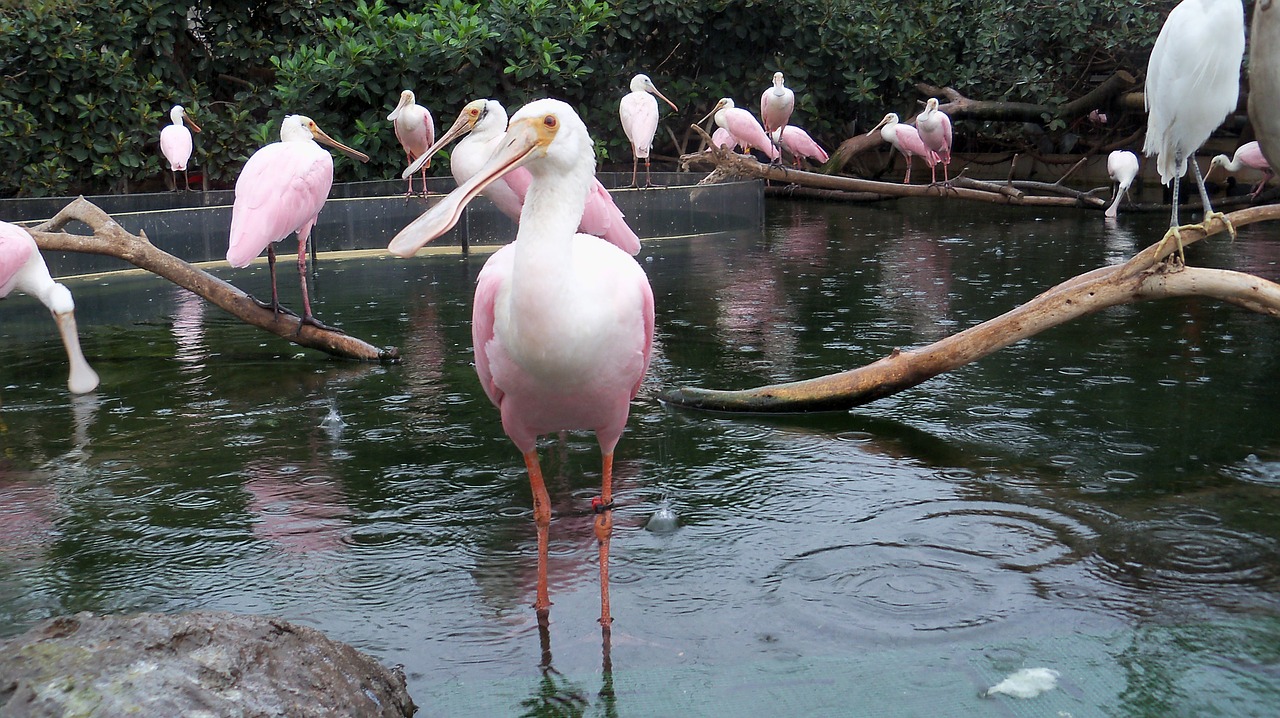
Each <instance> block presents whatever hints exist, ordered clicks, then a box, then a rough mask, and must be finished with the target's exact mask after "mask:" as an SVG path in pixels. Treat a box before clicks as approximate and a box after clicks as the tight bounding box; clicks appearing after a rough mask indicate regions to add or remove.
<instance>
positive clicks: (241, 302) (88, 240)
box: [31, 197, 399, 362]
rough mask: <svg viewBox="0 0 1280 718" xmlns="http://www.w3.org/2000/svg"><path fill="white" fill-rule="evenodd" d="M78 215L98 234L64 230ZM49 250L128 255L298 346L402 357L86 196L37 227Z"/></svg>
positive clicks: (364, 357) (370, 357)
mask: <svg viewBox="0 0 1280 718" xmlns="http://www.w3.org/2000/svg"><path fill="white" fill-rule="evenodd" d="M73 221H79V222H83V223H84V224H86V225H88V227H89V229H91V230H93V234H92V235H81V234H69V233H67V232H64V231H62V230H63V228H64V227H66V226H67V225H68V224H69V223H71V222H73ZM31 234H32V236H33V237H35V240H36V244H37V245H38V246H39V247H40V248H41V249H43V250H48V251H58V252H84V253H88V254H104V255H107V256H111V257H116V258H118V259H123V260H124V261H126V262H129V263H130V264H133V265H134V266H136V267H140V268H142V269H145V270H147V271H149V272H152V273H154V274H158V275H160V276H162V277H164V278H165V279H168V280H169V281H171V282H173V283H174V284H177V285H178V286H180V287H185V288H186V289H189V290H190V291H192V292H194V293H195V294H198V295H200V296H201V297H204V298H205V299H207V300H208V301H209V302H211V303H212V304H216V305H217V306H219V307H221V308H222V309H224V310H226V311H227V312H229V313H231V314H233V315H235V316H236V317H239V318H240V319H241V320H243V321H245V322H247V323H249V324H252V325H254V326H256V327H260V328H262V329H265V330H267V331H269V332H271V333H272V334H275V335H277V336H280V337H283V338H285V339H287V340H289V341H291V342H293V343H294V344H297V345H298V346H302V347H307V348H309V349H318V350H320V351H322V352H325V353H326V354H331V355H333V356H337V357H343V358H346V359H358V360H361V361H386V362H395V361H399V357H398V355H397V352H396V350H395V348H394V347H388V348H385V349H379V348H377V347H375V346H373V345H371V344H368V343H367V342H364V341H362V340H360V339H357V338H355V337H352V336H349V335H347V334H343V333H342V332H338V331H326V330H324V329H320V328H318V327H315V326H312V325H310V324H302V323H301V321H300V320H299V318H298V317H296V316H294V315H291V314H277V313H275V312H274V311H272V310H271V309H269V308H266V307H263V306H261V305H260V304H258V302H257V301H256V300H254V299H253V297H250V296H249V295H248V294H246V293H244V292H243V291H241V290H240V289H238V288H236V287H235V286H233V285H231V284H229V283H227V282H224V281H222V280H221V279H218V278H217V277H215V276H213V275H211V274H209V273H208V272H204V271H202V270H200V269H197V268H196V267H194V266H192V265H191V264H188V263H187V262H184V261H182V260H181V259H178V258H177V257H175V256H173V255H172V254H169V253H168V252H165V251H163V250H161V249H159V248H157V247H156V246H155V245H153V244H151V241H150V240H148V239H147V237H146V235H145V234H143V235H142V236H136V235H133V234H130V233H129V232H126V231H125V230H124V228H122V227H121V226H120V225H119V224H116V221H115V220H113V219H111V216H110V215H108V214H107V213H106V212H103V211H102V210H101V209H100V208H99V207H98V206H97V205H95V204H93V203H92V202H90V201H88V200H86V199H85V198H84V197H80V198H78V199H76V200H75V201H74V202H72V203H71V204H69V205H67V206H66V207H64V208H62V211H60V212H58V214H56V215H54V217H53V218H52V219H50V220H48V221H47V222H43V223H41V224H40V225H38V226H36V227H35V228H33V229H32V230H31Z"/></svg>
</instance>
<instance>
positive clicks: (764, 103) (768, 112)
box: [760, 72, 796, 134]
mask: <svg viewBox="0 0 1280 718" xmlns="http://www.w3.org/2000/svg"><path fill="white" fill-rule="evenodd" d="M783 83H784V79H783V76H782V73H781V72H775V73H773V86H772V87H770V88H769V89H767V90H765V91H764V92H762V93H761V94H760V119H761V120H763V121H764V131H765V132H768V133H770V134H772V133H774V132H776V131H777V130H778V128H780V127H785V126H786V125H787V123H788V122H790V121H791V112H792V111H793V110H795V107H796V94H795V93H794V92H792V91H791V88H789V87H787V86H786V85H785V84H783Z"/></svg>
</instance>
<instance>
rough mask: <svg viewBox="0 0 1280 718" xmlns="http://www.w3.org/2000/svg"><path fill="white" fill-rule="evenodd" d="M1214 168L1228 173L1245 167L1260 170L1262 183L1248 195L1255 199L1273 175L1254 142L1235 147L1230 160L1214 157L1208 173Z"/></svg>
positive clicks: (1206, 174) (1221, 156) (1260, 149)
mask: <svg viewBox="0 0 1280 718" xmlns="http://www.w3.org/2000/svg"><path fill="white" fill-rule="evenodd" d="M1214 167H1221V168H1222V169H1224V170H1226V171H1227V172H1228V173H1235V172H1239V171H1240V170H1242V169H1245V168H1246V167H1247V168H1249V169H1255V170H1261V171H1262V181H1261V182H1259V183H1258V185H1257V186H1256V187H1254V188H1253V192H1250V193H1249V196H1250V197H1257V196H1258V194H1259V193H1260V192H1262V188H1263V187H1266V186H1267V181H1268V180H1270V179H1271V177H1272V175H1273V174H1274V173H1273V172H1272V171H1271V163H1270V162H1267V158H1266V157H1264V156H1263V154H1262V147H1261V146H1260V145H1259V144H1258V143H1257V141H1256V140H1255V141H1253V142H1246V143H1244V144H1243V145H1240V146H1239V147H1237V148H1236V152H1235V155H1233V156H1232V157H1231V159H1227V156H1226V155H1218V156H1216V157H1214V158H1213V160H1212V161H1211V162H1210V163H1209V172H1212V171H1213V168H1214ZM1209 172H1206V173H1205V176H1206V177H1208V176H1209Z"/></svg>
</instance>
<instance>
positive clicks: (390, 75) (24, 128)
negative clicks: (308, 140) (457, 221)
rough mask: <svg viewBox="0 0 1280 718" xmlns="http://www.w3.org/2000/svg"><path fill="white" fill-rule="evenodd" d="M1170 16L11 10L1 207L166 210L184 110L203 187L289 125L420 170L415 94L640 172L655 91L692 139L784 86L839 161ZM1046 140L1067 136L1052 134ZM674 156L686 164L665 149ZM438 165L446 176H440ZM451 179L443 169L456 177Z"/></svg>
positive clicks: (655, 2) (2, 19)
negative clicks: (116, 205)
mask: <svg viewBox="0 0 1280 718" xmlns="http://www.w3.org/2000/svg"><path fill="white" fill-rule="evenodd" d="M1173 5H1174V2H1172V0H1168V1H1163V2H1143V1H1142V0H1089V1H1088V2H1084V3H1061V2H1047V1H1044V0H1030V1H1020V2H1006V1H1003V0H971V1H965V0H917V1H916V2H910V3H904V2H901V1H900V0H896V1H893V2H891V1H890V0H857V1H852V0H829V1H825V2H819V1H817V0H790V1H789V2H785V3H780V2H777V1H776V0H772V1H770V2H756V1H754V0H737V1H729V0H703V1H697V0H633V1H629V2H605V1H604V0H564V1H553V0H489V1H488V2H469V1H467V0H443V1H442V2H437V3H424V2H421V1H419V2H395V1H394V0H391V1H388V0H374V1H373V2H367V0H359V1H358V2H349V1H346V0H313V1H312V2H309V3H299V2H296V1H295V2H288V1H258V2H253V1H240V2H235V1H227V2H212V0H204V1H200V0H196V1H194V2H191V1H189V2H177V1H174V0H129V1H128V2H125V1H123V0H83V1H79V2H76V1H74V0H34V1H31V2H23V3H18V2H9V3H4V2H0V76H3V78H4V81H3V84H0V157H3V160H2V161H3V162H4V165H3V166H2V167H0V195H3V196H10V195H15V194H20V195H51V194H73V193H95V192H108V191H111V192H123V191H128V190H129V189H131V188H137V187H139V186H145V187H148V188H152V189H154V188H155V187H156V186H157V183H158V181H159V179H160V178H162V177H163V174H164V171H165V167H164V165H163V163H162V159H161V157H160V154H159V149H158V136H159V131H160V129H161V127H162V126H163V124H164V123H166V122H167V112H168V109H169V107H170V106H171V105H172V104H174V103H180V104H183V105H185V106H186V107H187V108H188V109H189V111H190V112H191V114H192V115H193V116H194V117H195V119H196V121H197V122H199V123H200V124H201V126H202V127H203V128H205V132H204V133H202V134H201V135H199V136H198V138H197V140H196V156H195V158H194V160H193V166H194V167H195V168H197V169H201V170H203V171H204V172H205V173H206V175H207V176H208V177H209V179H210V181H211V182H212V183H213V184H214V185H215V186H228V185H229V184H230V183H232V182H234V178H235V176H236V174H237V173H238V171H239V168H240V166H242V164H243V162H244V160H245V159H246V158H247V157H248V155H249V154H251V153H252V152H253V150H254V149H256V148H257V147H258V146H260V145H262V144H265V143H266V142H270V141H274V140H275V139H276V136H277V133H278V128H279V122H280V119H281V118H282V117H283V115H284V114H286V113H300V114H307V115H310V116H311V117H312V118H314V119H315V120H316V121H317V122H318V123H319V124H320V126H321V127H323V128H325V130H326V131H328V132H329V133H330V134H332V135H333V136H334V137H336V138H338V139H340V140H343V141H345V142H347V143H349V144H352V145H354V146H356V147H359V148H360V149H362V150H364V151H365V152H367V153H369V154H370V155H371V157H372V158H373V160H372V161H371V162H370V163H369V164H368V165H358V164H356V163H353V162H350V161H349V160H346V159H345V158H342V159H339V160H338V162H337V166H338V175H339V179H342V180H353V179H370V178H378V177H391V176H395V174H397V173H398V171H399V169H401V168H402V167H403V154H402V153H401V151H400V149H399V147H398V146H397V144H396V141H395V137H394V134H393V133H392V131H391V128H390V124H389V123H388V122H387V121H386V115H387V113H388V112H390V110H391V108H392V107H393V106H394V105H395V102H396V99H397V98H398V96H399V93H400V90H402V89H405V88H408V89H413V90H414V91H415V92H416V93H417V95H418V98H419V100H418V101H419V102H420V103H421V104H423V105H425V106H426V107H428V108H429V109H430V110H431V112H432V114H433V115H434V116H435V118H436V124H437V127H447V126H448V125H449V124H450V123H451V122H452V121H453V119H454V117H455V116H456V113H457V112H458V110H459V109H460V108H461V107H462V105H463V104H464V103H465V102H467V101H468V100H471V99H475V98H477V97H494V98H496V99H499V100H501V101H503V103H504V104H506V105H507V106H508V107H509V108H511V109H514V108H515V107H518V106H519V105H521V104H523V103H524V102H526V101H528V100H529V99H532V98H535V97H540V96H547V95H551V96H556V97H560V98H562V99H565V100H567V101H569V102H570V103H572V104H574V105H575V106H576V107H578V108H579V111H580V112H581V114H582V115H583V117H584V119H585V120H586V121H587V123H588V126H589V127H591V128H593V135H594V137H595V139H596V141H597V144H598V145H599V149H600V155H601V159H602V160H603V161H608V162H619V163H627V164H629V159H630V155H629V148H628V146H627V144H626V142H625V139H624V137H623V135H622V132H621V129H620V127H619V123H618V119H617V103H618V100H619V99H621V97H622V95H623V94H625V93H626V91H627V83H628V81H629V80H630V77H631V75H633V74H634V73H636V72H646V73H648V74H649V75H650V76H651V77H653V79H654V82H655V83H656V84H657V85H658V87H659V89H661V90H662V91H663V92H664V94H666V95H667V96H668V97H670V98H671V99H672V100H674V101H675V102H676V103H677V104H678V105H680V109H681V111H680V112H679V113H678V114H677V115H675V116H674V117H672V118H671V120H670V122H669V123H668V126H670V127H671V128H672V129H673V130H674V131H676V132H677V133H678V134H680V135H682V134H683V133H684V128H686V127H687V126H688V124H689V123H690V122H692V121H694V120H696V119H698V118H699V117H701V116H702V115H704V114H705V113H706V112H707V111H709V110H710V109H711V107H712V105H714V103H715V101H716V100H717V99H718V98H720V97H722V96H729V97H733V98H734V99H735V100H736V101H737V102H738V103H739V104H740V105H742V106H744V107H747V108H750V109H753V110H754V108H755V107H756V104H757V101H758V98H759V95H760V93H761V92H762V91H763V90H764V88H765V87H766V86H768V84H769V81H770V78H771V77H772V74H773V72H774V71H775V70H781V71H783V72H784V73H785V74H786V76H787V84H788V85H789V86H790V87H792V88H793V89H794V90H796V94H797V98H798V103H797V109H796V115H795V117H796V122H797V123H799V124H802V125H804V126H805V127H806V128H807V129H808V130H809V131H810V133H811V134H813V135H814V136H815V137H817V138H818V139H819V140H820V141H822V142H824V143H825V144H828V145H834V144H836V143H838V142H839V141H840V140H842V139H844V138H845V137H846V136H847V135H848V134H849V133H850V132H851V131H853V130H854V128H855V126H856V127H860V128H866V127H868V126H869V123H874V122H875V121H876V120H878V119H879V118H880V117H881V116H882V115H883V114H884V112H886V111H888V110H890V109H892V110H897V111H899V112H903V113H910V112H912V111H914V110H915V109H917V107H916V101H917V100H918V99H921V98H920V97H919V95H918V93H917V92H916V90H915V89H914V85H915V83H916V82H918V81H925V82H929V83H931V84H935V85H950V86H952V87H955V88H956V89H958V90H959V91H961V92H963V93H965V94H967V95H970V96H972V97H975V98H981V99H993V100H994V99H1005V100H1019V101H1029V102H1037V103H1046V104H1055V103H1060V102H1063V101H1066V100H1069V99H1071V98H1073V97H1076V96H1079V95H1080V94H1082V93H1084V92H1086V91H1087V90H1088V89H1089V88H1090V87H1091V85H1092V82H1095V81H1096V78H1097V77H1100V76H1104V75H1105V74H1107V73H1109V72H1111V71H1113V70H1115V69H1127V70H1129V71H1130V72H1133V73H1134V74H1135V75H1140V74H1141V72H1142V70H1143V69H1144V67H1145V61H1146V53H1147V52H1148V51H1149V50H1150V46H1151V44H1152V43H1153V42H1154V39H1155V35H1156V33H1157V32H1158V30H1159V26H1160V23H1161V22H1162V21H1163V18H1164V16H1165V15H1166V14H1167V12H1168V10H1169V9H1170V8H1172V6H1173ZM1045 123H1046V129H1048V130H1049V131H1051V132H1052V131H1057V130H1061V129H1062V127H1061V123H1060V121H1055V120H1054V118H1051V117H1046V118H1045ZM658 143H659V146H658V148H657V149H658V151H659V152H660V153H665V154H674V153H675V152H677V151H679V150H680V149H682V148H677V147H674V146H672V144H671V142H670V141H669V140H667V139H666V138H665V136H661V135H660V136H659V138H658ZM433 166H435V165H433ZM444 166H445V163H440V167H441V168H440V169H437V170H435V171H438V172H441V171H444V170H443V167H444Z"/></svg>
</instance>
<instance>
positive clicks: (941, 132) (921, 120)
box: [916, 97, 951, 183]
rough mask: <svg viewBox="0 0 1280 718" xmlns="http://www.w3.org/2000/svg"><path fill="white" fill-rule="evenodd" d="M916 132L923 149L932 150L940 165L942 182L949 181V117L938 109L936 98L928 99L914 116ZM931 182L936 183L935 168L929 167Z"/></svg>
mask: <svg viewBox="0 0 1280 718" xmlns="http://www.w3.org/2000/svg"><path fill="white" fill-rule="evenodd" d="M916 131H917V132H919V133H920V139H921V140H923V141H924V145H925V147H928V148H929V149H931V150H933V153H934V154H935V155H937V156H938V161H939V162H941V163H942V181H943V182H950V181H951V173H950V167H951V116H950V115H948V114H947V113H945V112H943V111H942V110H939V109H938V98H936V97H930V98H929V100H928V102H925V103H924V111H923V112H921V113H920V114H918V115H916ZM929 171H930V173H931V177H930V179H931V181H932V182H934V183H936V182H937V181H938V175H937V167H935V166H934V165H929Z"/></svg>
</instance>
